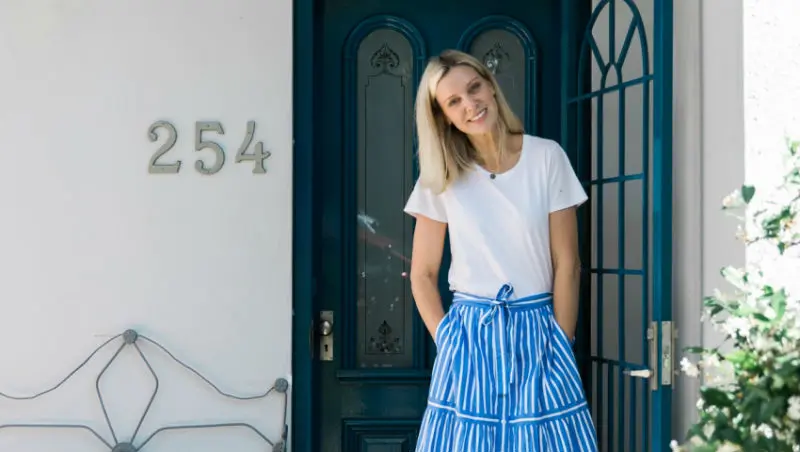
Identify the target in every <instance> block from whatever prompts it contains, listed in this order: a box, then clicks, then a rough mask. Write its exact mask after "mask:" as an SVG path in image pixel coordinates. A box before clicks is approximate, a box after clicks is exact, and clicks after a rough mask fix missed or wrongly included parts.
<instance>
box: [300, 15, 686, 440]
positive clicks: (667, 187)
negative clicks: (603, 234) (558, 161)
mask: <svg viewBox="0 0 800 452" xmlns="http://www.w3.org/2000/svg"><path fill="white" fill-rule="evenodd" d="M653 2H654V14H655V17H654V19H655V20H654V24H653V26H654V30H653V35H652V36H653V39H654V44H655V48H654V52H653V58H654V72H655V78H654V88H653V90H654V93H653V94H654V101H655V103H656V105H657V106H658V108H654V110H655V112H654V118H653V119H654V121H653V127H654V131H653V132H654V140H653V141H654V143H653V145H654V147H655V149H654V160H655V161H654V162H653V163H654V164H656V165H657V166H656V167H655V168H654V175H653V178H654V183H655V184H654V185H655V187H654V191H655V192H654V193H653V198H654V200H653V201H654V207H655V208H656V209H655V210H656V212H657V215H656V218H655V221H654V225H653V226H654V229H655V230H654V236H657V235H658V234H657V233H660V234H661V236H664V237H666V238H667V239H669V238H670V236H669V234H664V231H665V230H667V229H669V228H670V225H671V220H672V203H671V196H672V180H671V173H672V161H671V160H672V118H671V113H672V105H671V99H672V82H673V80H672V77H673V74H672V55H673V43H672V35H673V0H653ZM564 3H565V4H567V3H570V2H564ZM292 10H293V37H292V38H293V39H292V46H293V62H292V70H293V75H292V79H293V82H294V83H293V96H292V102H293V125H292V133H293V141H292V143H293V168H292V171H293V176H292V179H293V182H292V183H293V191H292V192H293V209H292V309H293V310H292V313H293V317H292V355H291V356H292V375H293V376H294V378H293V379H292V380H293V381H291V421H290V426H289V427H287V428H290V432H289V435H290V438H289V449H288V450H292V451H294V452H312V451H316V450H319V441H320V439H319V438H318V436H317V435H315V434H314V432H317V431H319V429H318V428H317V426H318V423H317V420H316V418H315V416H314V414H315V412H316V411H315V408H316V407H315V406H314V401H315V400H316V397H317V395H318V394H317V393H318V391H319V389H318V384H317V381H316V378H315V375H316V372H315V367H316V365H317V364H316V362H315V360H314V347H315V346H316V342H315V335H314V330H313V327H314V325H315V323H316V322H315V308H316V300H315V296H316V281H315V279H314V257H315V256H314V251H313V250H314V249H315V248H314V246H315V244H314V222H313V213H314V186H313V184H312V181H313V175H314V171H313V155H314V144H315V143H314V134H313V133H312V132H313V130H315V124H316V113H317V111H316V109H315V108H314V107H315V105H314V92H315V90H316V87H317V81H316V79H315V76H314V61H315V57H316V52H317V51H318V46H317V45H316V43H317V42H318V40H319V39H320V37H319V36H318V33H317V30H318V29H317V27H316V19H317V12H316V7H315V0H294V2H293V6H292ZM566 13H567V11H566V8H565V11H564V15H565V17H566ZM563 38H564V37H563V36H562V41H563V42H564V43H566V44H564V47H563V52H564V54H563V55H564V57H565V58H564V61H568V60H569V58H566V57H567V53H568V52H569V51H570V47H569V41H568V40H565V39H563ZM569 69H570V67H569V65H568V64H567V63H565V65H564V66H563V67H562V70H563V71H564V75H566V74H568V73H570V72H571V71H570V70H569ZM562 89H563V87H562ZM565 95H566V92H563V93H562V96H565ZM564 130H566V129H564V128H563V127H562V133H564ZM564 138H566V136H564ZM654 245H655V249H654V256H653V257H654V267H655V268H654V271H655V273H656V277H655V278H654V281H653V286H654V287H653V289H654V293H653V296H654V297H655V299H656V300H657V301H658V303H654V311H656V312H653V314H654V318H656V319H658V318H671V310H672V272H671V268H670V266H671V263H672V253H671V251H670V246H671V241H669V240H667V241H666V242H664V243H656V244H654ZM584 290H585V289H584ZM660 336H661V335H658V337H659V340H660ZM659 345H660V344H659ZM661 364H662V363H661V362H660V357H658V359H657V366H658V367H659V368H660V367H661ZM662 389H663V390H662V391H660V392H659V393H657V394H656V397H655V400H654V401H653V402H654V404H655V405H656V409H657V411H658V412H660V413H662V414H663V415H665V416H666V417H667V418H669V414H670V413H671V408H672V407H671V395H672V394H671V392H672V391H671V389H672V388H671V387H666V388H662ZM588 393H590V392H588ZM588 393H587V394H588ZM670 427H671V423H670V422H669V419H666V422H663V423H658V422H657V423H655V425H654V428H655V429H657V430H658V431H657V432H653V433H654V437H656V436H659V437H661V436H663V437H664V438H669V437H670V431H669V430H670ZM652 447H653V448H654V450H666V449H665V448H666V447H668V446H667V445H666V444H652Z"/></svg>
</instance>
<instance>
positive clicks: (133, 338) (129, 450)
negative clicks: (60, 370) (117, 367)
mask: <svg viewBox="0 0 800 452" xmlns="http://www.w3.org/2000/svg"><path fill="white" fill-rule="evenodd" d="M119 340H121V344H120V346H119V347H118V348H117V350H116V352H115V353H114V354H113V355H112V356H111V359H110V360H109V361H108V363H107V364H106V365H105V366H104V367H103V369H102V370H101V371H100V373H99V375H98V376H97V379H96V381H95V387H96V391H97V397H98V400H99V402H100V408H101V410H102V411H103V416H104V418H105V421H106V425H107V426H108V429H109V432H110V434H111V441H108V440H107V439H106V438H104V437H103V436H102V435H101V434H100V433H98V432H97V431H96V430H95V429H93V428H91V427H89V426H88V425H82V424H66V423H65V424H55V423H53V424H33V423H31V424H28V423H16V424H0V434H2V432H3V430H10V429H28V428H41V429H69V430H84V431H88V432H89V433H91V434H92V435H93V436H94V437H95V438H97V439H98V440H99V441H100V442H102V443H103V444H104V445H105V446H106V447H108V449H109V450H110V451H111V452H140V451H142V450H144V448H145V446H146V445H147V444H148V443H149V442H150V441H151V440H152V439H153V438H154V437H155V436H157V435H159V434H160V433H163V432H167V431H176V430H196V429H219V428H244V429H247V430H250V431H251V432H253V433H255V434H256V435H257V436H258V437H259V438H261V439H262V440H263V441H264V442H265V443H267V444H269V445H270V446H271V447H272V450H273V451H274V452H284V451H285V445H286V439H287V435H288V426H287V424H286V414H287V404H288V395H287V391H288V390H289V382H288V381H287V380H286V379H283V378H278V379H277V380H276V381H275V383H274V384H273V386H272V387H271V388H270V389H268V390H267V391H265V392H263V393H262V394H256V395H252V396H238V395H233V394H228V393H226V392H224V391H222V390H221V389H220V388H219V387H218V386H216V385H215V384H214V383H212V382H211V381H210V380H209V379H208V378H206V377H204V376H203V375H202V374H200V372H198V371H197V370H195V369H193V368H192V367H191V366H189V365H188V364H186V363H184V362H183V361H181V360H179V359H178V358H177V357H175V355H173V354H172V353H171V352H170V351H169V350H167V349H166V347H164V346H163V345H161V344H160V343H158V342H156V341H155V340H153V339H151V338H149V337H147V336H144V335H140V334H139V333H137V332H136V331H134V330H127V331H125V332H124V333H121V334H117V335H116V336H114V337H112V338H110V339H108V340H107V341H105V342H104V343H102V344H101V345H100V346H99V347H97V348H96V349H95V350H94V351H93V352H92V353H90V354H89V357H87V358H86V359H85V360H84V361H83V362H82V363H81V364H80V365H78V367H77V368H76V369H75V370H73V371H72V372H70V373H69V374H68V375H67V376H66V377H65V378H64V379H62V380H61V381H60V382H58V383H57V384H56V385H55V386H53V387H52V388H49V389H47V390H44V391H42V392H40V393H38V394H34V395H31V396H11V395H8V394H5V393H3V392H0V398H6V399H10V400H33V399H36V398H39V397H41V396H43V395H45V394H48V393H50V392H53V391H55V390H56V389H58V388H59V387H61V386H62V385H63V384H64V383H66V382H67V380H69V379H70V378H71V377H72V376H73V375H75V374H76V373H77V372H78V371H79V370H80V369H81V368H83V367H84V366H85V365H86V364H87V363H88V362H89V361H90V360H91V359H92V357H94V355H96V354H97V353H98V352H99V351H100V350H102V349H103V348H105V347H106V346H107V345H109V344H111V343H112V342H114V341H119ZM141 341H144V342H147V343H148V344H149V345H152V346H155V347H156V348H157V349H159V350H160V351H162V352H163V353H165V354H166V355H167V356H168V357H169V358H170V359H171V360H173V361H174V362H176V363H177V364H179V365H180V366H181V367H183V368H184V369H186V370H188V371H189V372H191V373H193V374H194V375H195V376H197V377H198V378H200V379H201V380H202V381H203V382H205V383H206V384H208V385H209V386H211V387H212V388H213V389H214V390H215V391H216V392H217V393H219V394H220V395H222V396H224V397H227V398H230V399H235V400H243V401H246V400H256V399H263V398H265V397H267V396H268V395H270V394H271V393H272V392H277V393H279V394H283V424H282V426H283V427H282V432H281V439H280V440H278V441H271V440H270V439H269V438H267V437H266V435H264V434H263V433H262V432H261V431H260V430H258V429H257V428H256V427H254V426H252V425H250V424H248V423H244V422H230V423H215V424H188V425H171V426H165V427H160V428H158V429H156V430H155V431H153V432H152V433H151V434H150V435H149V436H148V437H146V438H145V439H144V440H143V441H141V442H139V443H137V442H136V436H137V435H138V433H139V429H140V428H141V426H142V423H143V422H144V420H145V418H146V417H147V413H148V412H149V411H150V407H151V405H152V404H153V401H154V400H155V398H156V394H157V393H158V387H159V380H158V375H157V374H156V372H155V370H154V369H153V367H152V366H151V365H150V362H149V361H148V360H147V357H146V356H145V354H144V353H143V352H142V349H141V348H140V347H139V343H140V342H141ZM126 347H133V348H134V349H135V351H136V353H137V355H138V356H139V357H140V358H141V359H142V361H143V362H144V364H145V366H147V370H148V371H149V373H150V375H151V376H152V377H153V381H154V383H155V387H154V390H153V394H152V395H151V396H150V399H149V401H148V403H147V406H146V407H145V410H144V413H142V416H141V418H140V419H139V423H138V424H137V426H136V429H135V430H134V432H133V434H132V435H131V438H130V439H128V440H124V441H120V439H119V438H118V437H117V433H116V431H115V429H114V426H113V424H112V423H111V420H110V419H109V417H108V411H107V410H106V403H105V400H104V399H103V393H102V391H101V390H100V380H101V379H102V378H103V375H104V374H105V372H106V370H108V368H109V367H110V366H111V364H112V363H113V362H114V360H115V359H116V358H117V356H119V354H120V353H121V352H122V351H123V350H124V349H125V348H126Z"/></svg>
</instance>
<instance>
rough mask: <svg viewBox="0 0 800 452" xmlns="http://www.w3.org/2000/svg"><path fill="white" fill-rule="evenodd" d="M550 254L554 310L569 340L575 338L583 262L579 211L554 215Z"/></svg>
mask: <svg viewBox="0 0 800 452" xmlns="http://www.w3.org/2000/svg"><path fill="white" fill-rule="evenodd" d="M550 253H551V257H552V260H553V274H554V281H553V309H554V311H555V316H556V321H557V322H558V324H559V326H561V329H562V330H564V332H565V333H567V337H569V338H570V339H573V338H574V337H575V324H576V323H577V321H578V289H579V285H580V277H581V262H580V258H579V257H578V220H577V217H576V214H575V208H574V207H570V208H568V209H563V210H559V211H557V212H553V213H551V214H550Z"/></svg>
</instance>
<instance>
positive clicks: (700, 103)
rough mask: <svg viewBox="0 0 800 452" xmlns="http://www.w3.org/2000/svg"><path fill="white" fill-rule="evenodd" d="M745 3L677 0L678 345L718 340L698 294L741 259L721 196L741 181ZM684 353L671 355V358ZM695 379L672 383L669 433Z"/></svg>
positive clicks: (679, 434) (684, 420) (680, 420)
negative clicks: (706, 320) (703, 319)
mask: <svg viewBox="0 0 800 452" xmlns="http://www.w3.org/2000/svg"><path fill="white" fill-rule="evenodd" d="M742 45H743V30H742V6H741V3H739V2H730V1H728V0H704V1H702V2H675V104H674V106H675V111H674V118H675V121H674V152H675V159H674V190H675V204H674V214H675V218H674V222H673V224H674V226H673V227H674V231H675V234H674V244H673V245H674V248H673V253H674V257H675V258H674V267H673V269H674V281H675V286H674V287H675V289H674V297H675V298H674V312H673V314H674V318H675V321H676V322H677V325H678V328H679V336H678V340H677V345H678V350H679V351H681V350H683V348H685V347H686V346H694V345H712V344H713V345H717V344H718V343H719V341H720V339H721V338H720V337H719V334H718V333H717V332H715V331H714V330H713V329H711V328H710V327H709V326H706V325H703V324H702V323H701V322H700V320H699V319H700V317H701V315H702V312H703V308H702V297H703V296H706V295H710V294H711V293H712V292H713V291H714V289H715V288H723V289H724V288H725V287H726V282H725V281H724V279H723V278H722V277H721V276H720V274H719V271H720V269H721V268H722V267H724V266H726V265H742V264H744V262H745V250H744V247H743V245H742V244H741V243H740V242H738V241H737V240H736V238H735V234H736V226H737V223H736V221H735V219H733V218H732V217H730V216H728V215H726V214H724V213H723V212H722V211H721V202H722V199H723V198H724V197H725V196H726V195H727V194H728V193H730V192H731V191H732V190H734V189H735V188H737V187H739V186H741V184H742V183H743V181H744V177H745V172H744V163H745V162H744V127H743V125H744V113H743V111H744V92H743V77H742V64H743V63H742ZM681 356H682V354H681V353H679V354H678V355H677V356H676V363H677V361H678V360H680V358H681ZM699 387H700V382H699V381H698V380H696V379H692V378H688V377H686V376H685V375H683V374H681V375H680V376H679V377H678V378H677V380H676V385H675V387H674V391H675V393H674V398H673V436H674V437H675V438H680V439H683V438H684V435H685V433H686V430H687V429H688V428H689V426H690V425H691V424H692V422H694V420H695V419H696V414H695V413H696V408H695V403H696V401H697V393H698V392H697V391H698V390H699Z"/></svg>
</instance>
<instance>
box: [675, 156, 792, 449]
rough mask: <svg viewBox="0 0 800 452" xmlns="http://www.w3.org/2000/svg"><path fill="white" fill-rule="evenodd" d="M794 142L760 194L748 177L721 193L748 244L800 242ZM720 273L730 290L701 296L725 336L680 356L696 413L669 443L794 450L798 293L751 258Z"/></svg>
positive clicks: (785, 249)
mask: <svg viewBox="0 0 800 452" xmlns="http://www.w3.org/2000/svg"><path fill="white" fill-rule="evenodd" d="M798 148H800V146H799V143H798V142H789V143H788V145H787V151H788V152H786V159H785V162H786V173H785V174H784V177H783V180H781V181H780V184H779V185H778V186H777V188H775V189H774V190H771V191H769V193H768V194H767V195H764V196H763V198H764V199H761V200H760V202H756V201H757V200H756V196H755V195H756V187H754V186H749V185H745V186H743V187H741V188H740V189H738V190H735V191H734V192H733V193H731V194H730V195H729V196H727V197H726V198H725V200H724V201H723V206H722V207H723V209H724V210H725V211H727V212H730V213H734V214H736V215H737V217H738V218H740V219H741V220H742V223H743V224H742V226H740V229H739V233H738V234H737V237H738V238H739V239H741V240H742V241H743V242H744V243H745V245H746V246H756V245H757V246H759V247H766V248H765V249H767V248H771V249H773V250H775V251H776V253H774V254H775V256H778V257H780V256H784V257H785V256H787V255H790V254H793V252H792V250H795V251H796V249H797V248H798V247H800V227H798V213H799V212H798V211H800V154H799V153H798ZM759 197H761V195H759ZM760 250H761V249H760ZM722 275H723V277H724V278H725V279H726V280H727V281H728V282H729V283H730V284H731V285H732V290H731V291H729V292H728V293H723V292H721V291H715V293H714V295H713V296H709V297H706V298H705V299H704V300H703V304H704V308H705V315H704V316H703V317H704V319H705V320H708V321H709V322H710V323H711V324H712V325H713V326H714V328H715V329H717V330H718V331H719V332H721V333H722V335H723V336H724V338H725V340H724V341H723V343H722V344H720V345H719V346H717V347H714V348H704V347H691V348H689V349H688V350H687V351H688V353H689V354H691V355H695V360H690V359H689V358H686V357H684V358H683V359H682V360H681V368H682V370H683V372H684V373H685V374H687V375H689V376H691V377H698V378H702V379H703V384H702V387H701V389H700V395H699V396H700V397H699V400H698V402H697V410H698V420H697V422H696V423H694V425H692V426H691V428H690V429H689V431H688V433H687V440H686V441H685V443H684V444H678V442H677V441H673V442H672V449H673V451H693V452H712V451H713V452H734V451H746V452H751V451H752V452H760V451H770V452H773V451H774V452H784V451H786V452H798V451H800V300H798V298H797V297H796V294H790V293H789V292H788V291H787V290H786V289H785V288H784V287H781V284H780V282H778V283H775V281H774V280H775V279H780V278H775V276H776V275H774V274H769V272H765V271H764V270H763V268H762V267H761V266H758V265H755V264H751V265H748V266H747V267H746V268H736V267H732V266H731V267H726V268H724V269H723V270H722ZM784 277H785V275H784ZM795 277H797V278H800V275H796V276H795ZM701 374H702V376H701Z"/></svg>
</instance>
